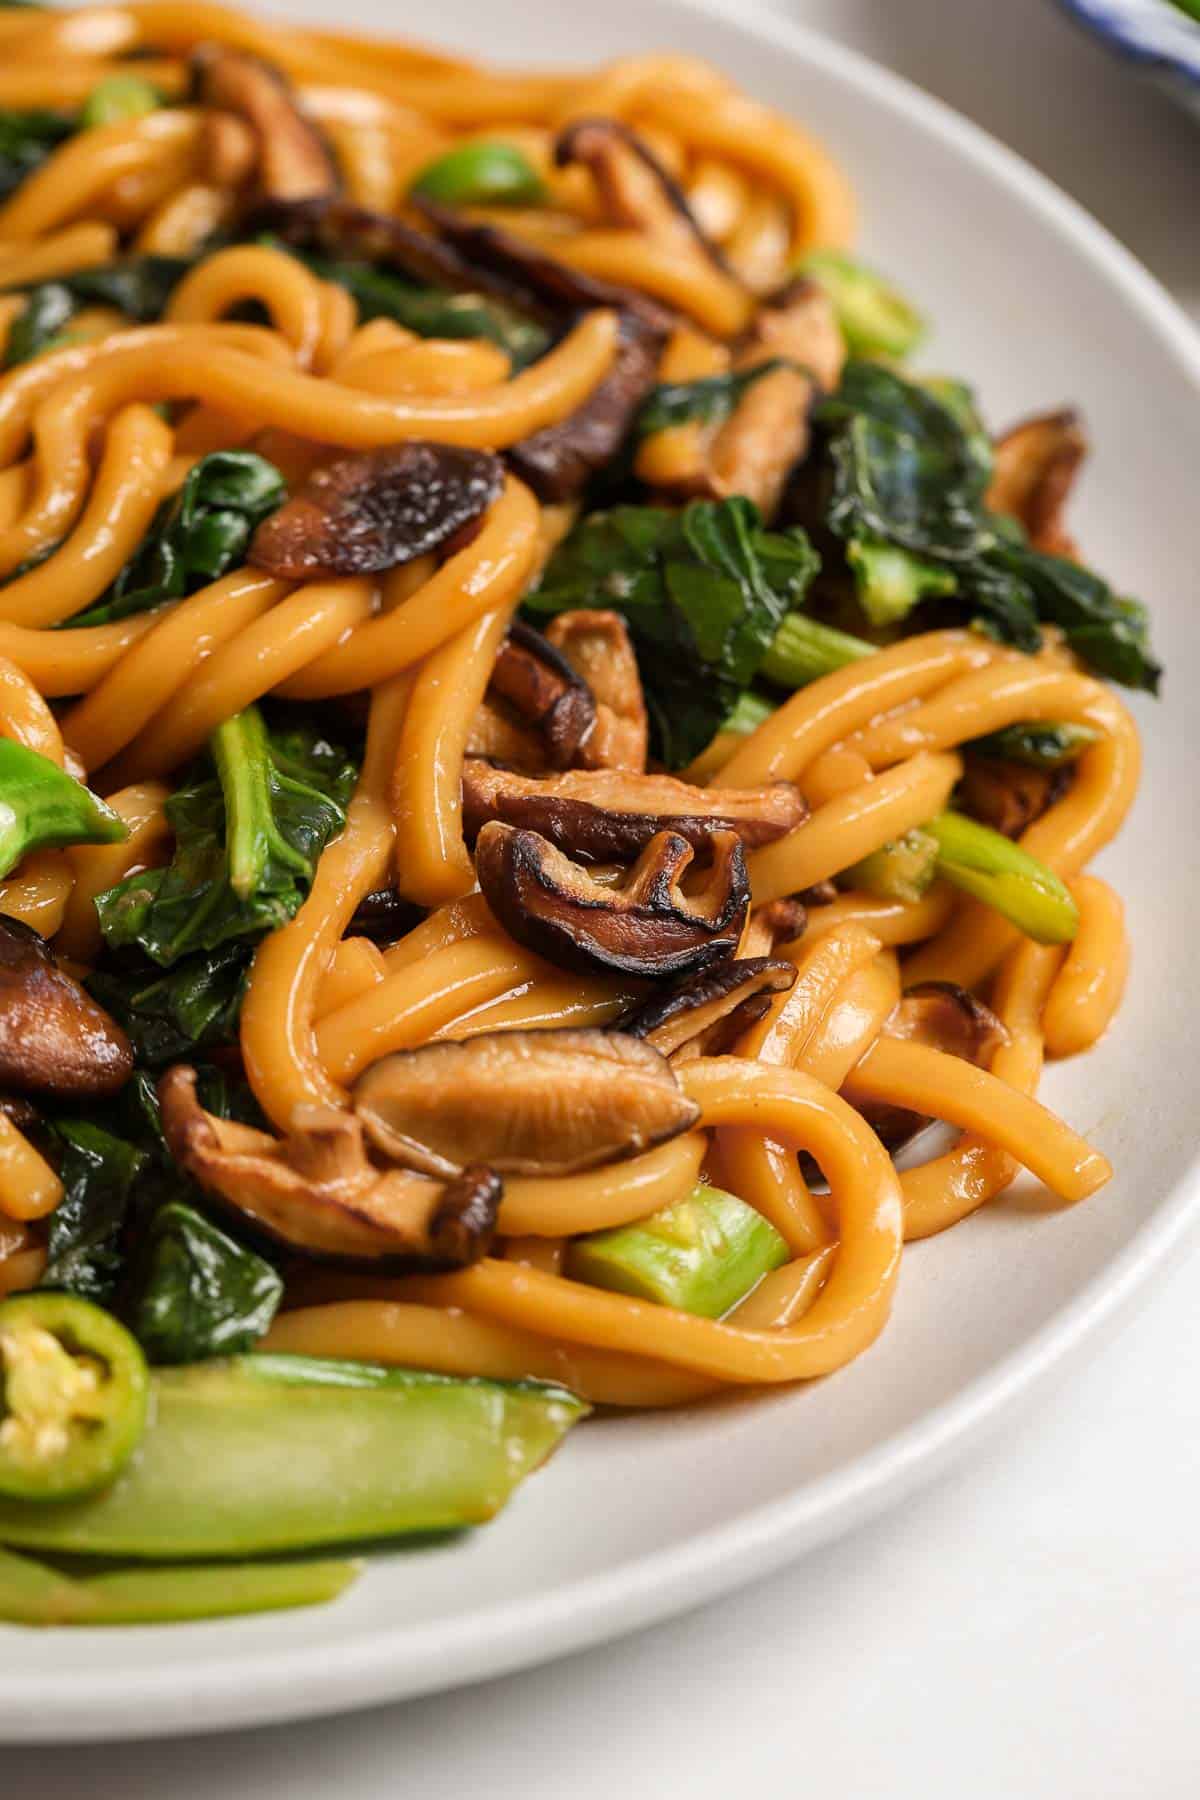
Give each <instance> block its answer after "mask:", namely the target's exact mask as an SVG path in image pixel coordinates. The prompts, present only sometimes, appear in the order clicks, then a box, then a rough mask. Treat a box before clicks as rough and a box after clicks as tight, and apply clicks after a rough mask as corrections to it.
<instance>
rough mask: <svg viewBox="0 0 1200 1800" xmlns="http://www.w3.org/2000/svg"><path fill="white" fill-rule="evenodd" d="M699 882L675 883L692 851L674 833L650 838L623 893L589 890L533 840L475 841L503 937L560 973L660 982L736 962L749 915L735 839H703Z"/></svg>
mask: <svg viewBox="0 0 1200 1800" xmlns="http://www.w3.org/2000/svg"><path fill="white" fill-rule="evenodd" d="M707 848H708V849H709V851H710V852H711V856H712V866H711V869H710V870H709V871H708V873H707V875H706V876H705V878H704V880H703V883H702V884H698V885H696V886H691V885H690V884H689V889H688V891H687V892H685V891H684V889H683V887H682V885H681V883H682V881H683V878H684V876H685V873H686V872H687V871H688V869H689V868H690V866H691V864H692V861H693V858H694V856H695V851H694V849H693V847H692V845H691V844H690V843H689V842H688V841H687V839H686V838H684V837H680V836H679V834H678V833H677V832H673V831H662V832H659V834H658V835H657V837H654V838H652V839H651V841H650V842H649V844H647V846H646V848H645V850H644V851H643V852H642V854H641V856H640V857H639V859H638V861H637V862H636V863H635V865H634V867H633V869H632V870H631V871H630V874H629V878H628V880H627V881H626V883H625V885H624V886H623V887H610V886H606V885H601V883H600V882H597V881H593V880H592V878H591V876H590V875H589V874H588V872H587V870H586V869H584V868H581V867H580V865H579V864H578V863H574V862H572V861H571V859H570V858H569V857H567V856H564V855H563V854H562V852H561V851H560V850H556V849H555V847H554V845H553V844H551V843H550V842H548V840H547V839H546V838H544V837H540V836H539V835H538V834H537V832H535V831H519V830H517V829H515V828H514V827H513V826H511V825H504V824H501V823H500V822H499V821H495V820H494V821H493V822H492V823H491V824H488V825H485V826H484V827H483V830H482V831H481V832H480V833H479V839H478V842H477V843H476V845H475V874H476V877H477V879H478V881H479V885H480V888H481V889H482V890H483V895H484V898H485V900H486V901H487V903H488V905H489V907H490V908H491V910H492V912H493V913H494V914H495V915H496V917H497V919H499V921H500V923H501V924H502V925H503V926H504V928H505V930H506V931H507V932H508V934H509V936H510V937H512V938H514V939H515V940H516V942H517V943H518V944H524V945H525V947H526V949H528V950H534V951H536V952H537V953H538V955H540V956H544V957H545V958H546V959H547V961H548V962H552V963H555V964H557V966H558V967H559V968H562V969H578V970H583V971H584V972H585V973H595V971H596V970H598V969H600V970H603V969H611V970H616V971H619V972H620V973H623V974H627V975H643V976H646V977H647V978H650V979H655V980H665V979H667V978H668V977H671V976H678V975H686V974H691V973H692V972H693V971H694V970H697V969H706V968H709V967H711V965H712V964H713V963H717V962H723V961H724V960H725V958H726V957H728V956H731V955H732V954H733V951H734V949H735V948H736V945H737V942H738V939H739V937H740V936H741V931H742V926H743V924H744V923H745V919H746V914H747V912H748V910H749V906H750V884H749V881H748V880H747V876H746V863H745V859H744V857H743V855H742V846H741V843H740V841H739V839H738V836H737V834H736V832H733V831H714V832H713V833H712V834H711V836H710V837H709V838H708V840H707Z"/></svg>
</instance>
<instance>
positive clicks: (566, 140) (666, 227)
mask: <svg viewBox="0 0 1200 1800" xmlns="http://www.w3.org/2000/svg"><path fill="white" fill-rule="evenodd" d="M554 160H555V162H556V163H557V164H558V165H559V167H560V168H563V167H565V166H566V165H567V164H568V163H573V162H577V163H582V164H583V165H584V166H585V167H586V168H588V169H590V170H591V173H592V176H593V179H594V180H595V183H596V186H597V188H598V189H599V191H600V198H601V200H602V201H603V204H604V206H605V209H606V211H607V212H608V214H609V217H610V219H611V221H612V223H613V224H614V225H624V226H630V227H631V228H632V229H633V230H635V231H642V232H645V233H646V234H647V235H648V236H650V237H659V238H663V239H665V240H667V241H668V242H669V241H670V240H671V239H672V238H674V239H676V240H679V239H683V240H685V241H690V242H692V243H694V244H695V245H697V246H698V248H699V249H701V250H702V251H703V252H704V254H705V256H707V257H708V259H709V260H710V262H712V263H714V264H715V265H716V267H717V268H718V269H720V271H721V273H722V274H723V275H732V274H733V271H732V269H731V268H730V266H729V263H728V261H727V259H726V257H725V254H724V252H723V251H722V250H721V248H720V246H719V245H718V244H716V243H714V242H713V240H712V239H711V238H710V237H709V235H708V233H707V232H706V231H705V230H704V229H703V227H702V226H701V225H700V223H699V221H698V220H697V219H696V216H695V214H694V213H693V212H692V209H691V207H690V206H689V205H688V203H687V198H686V196H685V194H684V192H683V189H682V188H681V187H680V186H679V183H678V182H677V181H675V179H674V178H673V177H672V176H671V175H670V173H669V172H668V171H667V170H666V169H664V167H663V165H662V164H661V163H660V162H659V160H658V158H657V156H655V154H654V152H653V150H651V148H650V146H649V145H648V144H647V143H645V142H644V140H643V139H642V138H640V137H639V136H638V134H637V132H636V131H632V130H631V129H630V128H629V126H628V125H625V124H622V122H621V121H620V120H619V119H609V118H591V119H576V120H574V121H573V123H572V124H570V125H568V126H567V127H566V129H565V130H564V131H563V132H562V133H561V135H560V136H559V139H558V142H557V143H556V144H555V146H554ZM735 279H736V278H735Z"/></svg>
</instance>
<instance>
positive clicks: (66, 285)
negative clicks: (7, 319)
mask: <svg viewBox="0 0 1200 1800" xmlns="http://www.w3.org/2000/svg"><path fill="white" fill-rule="evenodd" d="M191 266H192V265H191V263H190V262H187V261H185V260H184V259H183V258H181V257H174V256H129V257H124V258H122V259H121V260H120V261H118V262H112V263H104V264H102V265H101V266H100V267H99V268H96V269H79V270H77V271H76V273H75V274H73V275H59V276H57V277H56V278H55V279H54V280H53V281H43V282H39V283H38V284H37V285H36V286H35V287H32V288H30V289H29V298H28V300H27V301H26V303H25V310H24V311H23V312H22V313H20V314H19V316H18V317H17V319H16V320H15V321H14V323H13V326H12V329H11V331H10V332H9V336H8V344H7V347H6V349H5V354H4V366H5V368H9V369H11V368H15V367H16V365H17V364H18V363H23V362H28V361H29V359H30V358H31V357H33V356H41V355H43V354H44V353H45V351H47V350H55V349H58V348H59V346H60V344H61V343H63V342H69V341H70V339H71V333H70V330H69V327H70V324H71V320H72V319H73V318H74V317H75V315H76V313H78V312H80V311H81V310H82V309H83V308H84V307H85V306H112V307H115V308H116V309H117V310H118V311H119V312H122V313H124V314H125V315H126V317H127V318H129V319H131V320H134V321H135V322H136V323H138V324H150V323H152V322H153V321H154V320H156V319H159V318H161V316H162V313H163V311H164V309H165V307H166V304H167V301H168V300H169V299H170V297H171V292H172V290H173V288H174V287H175V285H176V283H177V282H178V281H179V280H180V279H181V278H182V276H183V275H185V274H186V273H187V271H188V269H190V268H191Z"/></svg>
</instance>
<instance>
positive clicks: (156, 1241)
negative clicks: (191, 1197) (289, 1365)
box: [129, 1200, 283, 1363]
mask: <svg viewBox="0 0 1200 1800" xmlns="http://www.w3.org/2000/svg"><path fill="white" fill-rule="evenodd" d="M282 1297H283V1279H282V1277H281V1276H280V1275H279V1273H278V1271H277V1270H275V1269H273V1268H272V1267H271V1265H270V1263H269V1262H267V1261H266V1260H265V1259H264V1258H263V1257H261V1256H258V1255H256V1253H255V1252H254V1251H253V1250H247V1249H246V1248H245V1246H244V1245H242V1244H239V1243H237V1242H235V1240H234V1239H233V1238H231V1237H229V1236H228V1235H227V1234H226V1233H225V1232H223V1231H221V1230H219V1228H218V1227H217V1226H216V1225H214V1224H212V1223H211V1221H210V1220H208V1219H206V1218H205V1217H204V1216H203V1214H201V1213H199V1212H197V1211H196V1210H195V1208H194V1207H191V1206H185V1205H184V1204H183V1203H182V1202H181V1201H177V1200H176V1201H171V1202H169V1203H168V1204H167V1205H166V1206H162V1207H160V1208H159V1210H158V1211H157V1212H156V1213H155V1215H154V1219H153V1222H152V1223H151V1226H150V1231H149V1237H148V1240H147V1246H146V1252H145V1260H144V1263H143V1265H142V1268H141V1271H140V1279H139V1282H138V1286H137V1292H136V1295H135V1296H134V1299H133V1303H132V1306H131V1308H130V1311H129V1320H130V1324H131V1326H132V1328H133V1331H134V1334H135V1336H136V1337H137V1339H138V1342H139V1343H140V1344H141V1345H142V1348H143V1349H144V1350H145V1352H146V1354H147V1356H148V1357H149V1358H150V1361H151V1362H153V1363H184V1362H198V1361H200V1360H202V1359H203V1358H204V1357H208V1356H231V1355H233V1354H234V1353H235V1352H237V1351H239V1350H249V1349H251V1348H252V1347H253V1345H254V1344H255V1343H257V1341H258V1339H259V1338H260V1337H262V1336H263V1334H264V1333H265V1332H266V1330H267V1328H268V1327H269V1325H270V1323H271V1320H272V1319H273V1318H274V1317H275V1313H276V1311H277V1310H278V1307H279V1302H280V1300H281V1299H282Z"/></svg>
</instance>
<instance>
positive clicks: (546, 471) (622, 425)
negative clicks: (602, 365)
mask: <svg viewBox="0 0 1200 1800" xmlns="http://www.w3.org/2000/svg"><path fill="white" fill-rule="evenodd" d="M617 324H618V332H617V349H616V354H615V356H614V357H613V360H612V363H611V365H610V366H609V370H608V373H607V374H606V375H605V376H604V378H603V380H602V381H600V382H599V383H598V384H597V385H596V387H595V388H593V390H592V392H591V393H590V394H589V395H588V397H587V399H586V400H585V401H584V402H583V404H582V406H579V407H577V408H576V409H575V411H574V412H573V413H570V414H569V415H568V416H567V417H566V418H565V419H562V420H561V421H560V422H559V423H558V424H557V425H546V426H543V428H542V430H541V431H536V432H534V434H533V436H532V437H527V438H523V439H522V440H521V442H520V443H519V444H514V445H513V447H512V449H511V450H510V451H509V452H508V461H509V463H510V464H511V466H512V467H513V469H515V471H516V473H517V474H518V475H519V476H520V477H521V479H522V481H527V482H528V483H529V486H530V487H531V488H532V489H533V491H534V493H535V494H537V496H538V498H539V499H541V500H555V501H557V500H570V499H571V498H573V496H574V495H576V494H579V493H581V492H582V491H583V489H584V488H585V487H586V486H587V483H588V482H589V481H590V480H591V478H592V476H593V475H594V474H595V473H596V471H597V470H598V469H603V468H606V467H607V466H608V464H609V463H610V462H611V461H612V459H613V457H614V456H615V455H616V453H617V451H618V450H619V449H620V447H621V445H622V444H623V443H624V441H625V439H626V437H627V436H628V433H629V429H630V426H631V425H632V424H633V418H634V414H635V413H636V412H637V409H638V407H639V406H640V405H641V403H642V401H643V400H644V399H645V398H646V395H647V394H648V393H649V392H650V389H651V388H652V387H653V386H654V384H655V381H656V380H657V377H658V360H659V356H660V354H661V352H662V347H663V344H664V342H665V340H666V332H665V330H664V329H663V328H662V327H661V326H660V325H658V324H657V323H656V322H655V321H654V320H652V319H648V318H646V317H645V316H644V314H643V313H641V312H635V311H631V310H630V309H628V308H626V309H624V310H622V311H621V312H620V313H619V314H618V315H617Z"/></svg>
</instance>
